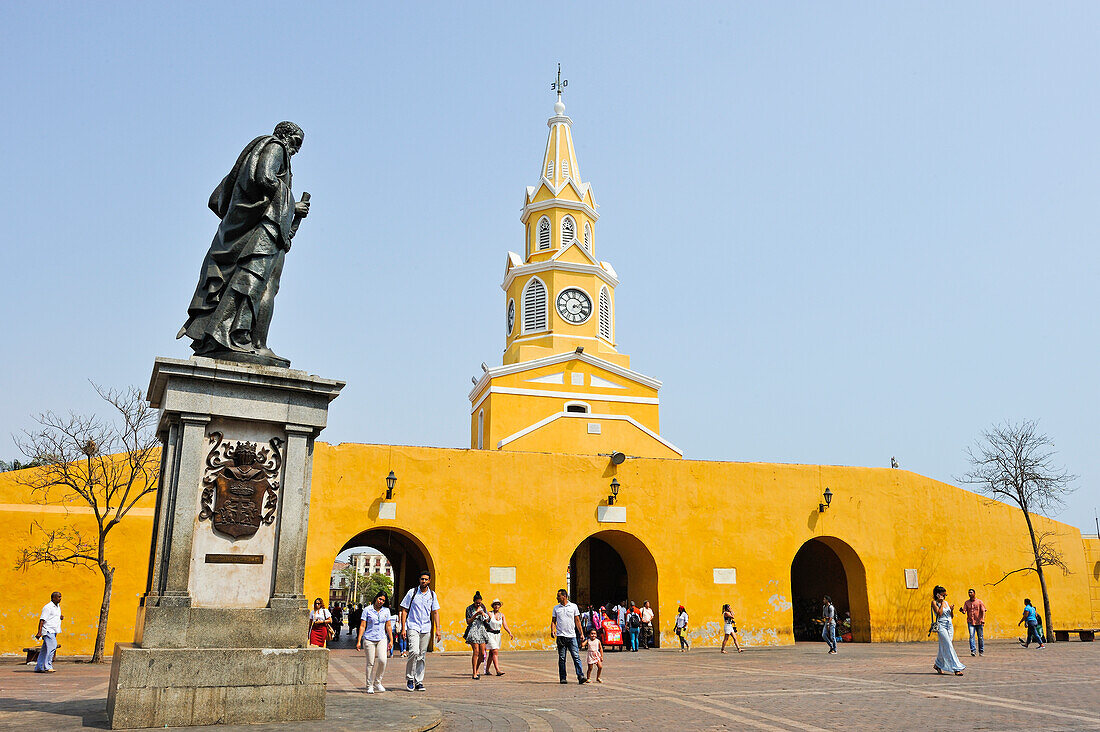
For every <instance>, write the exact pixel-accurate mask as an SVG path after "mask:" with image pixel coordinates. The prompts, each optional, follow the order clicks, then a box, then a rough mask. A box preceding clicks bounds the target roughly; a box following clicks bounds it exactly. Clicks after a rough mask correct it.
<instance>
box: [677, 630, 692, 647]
mask: <svg viewBox="0 0 1100 732" xmlns="http://www.w3.org/2000/svg"><path fill="white" fill-rule="evenodd" d="M686 632H687V629H686V628H677V629H676V637H677V638H679V639H680V650H684V649H685V648H690V647H691V646H690V644H689V643H688V639H687V636H685V635H684V633H686Z"/></svg>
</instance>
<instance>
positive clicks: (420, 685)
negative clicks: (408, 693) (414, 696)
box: [416, 684, 427, 691]
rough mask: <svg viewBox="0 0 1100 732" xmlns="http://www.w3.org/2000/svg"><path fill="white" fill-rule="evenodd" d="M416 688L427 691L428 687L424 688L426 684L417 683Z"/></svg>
mask: <svg viewBox="0 0 1100 732" xmlns="http://www.w3.org/2000/svg"><path fill="white" fill-rule="evenodd" d="M416 690H417V691H427V689H425V688H424V684H417V685H416Z"/></svg>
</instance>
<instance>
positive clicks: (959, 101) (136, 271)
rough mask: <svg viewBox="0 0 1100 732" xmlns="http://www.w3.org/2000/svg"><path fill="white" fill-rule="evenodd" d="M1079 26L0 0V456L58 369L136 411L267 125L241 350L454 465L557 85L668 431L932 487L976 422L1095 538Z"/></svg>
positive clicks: (343, 434) (372, 435)
mask: <svg viewBox="0 0 1100 732" xmlns="http://www.w3.org/2000/svg"><path fill="white" fill-rule="evenodd" d="M1098 16H1100V5H1097V4H1095V3H1057V4H1051V3H1041V4H1040V3H1033V4H1020V3H1003V2H997V3H965V4H960V3H938V4H929V3H900V2H899V3H817V2H813V3H755V4H744V3H715V4H713V5H700V4H688V5H686V6H685V5H684V4H682V3H677V4H676V9H672V4H671V3H669V4H667V5H666V4H645V3H635V2H631V3H621V4H620V3H616V4H612V3H569V2H565V3H556V4H554V5H549V4H544V5H541V6H536V5H535V4H533V3H500V4H473V3H448V4H430V3H387V4H382V3H376V4H372V5H367V4H346V5H345V4H326V3H294V4H291V3H273V2H263V3H224V2H210V3H199V2H189V3H172V4H167V3H132V4H125V3H114V4H106V3H75V2H74V3H29V2H27V3H22V4H16V3H5V4H3V6H2V7H0V62H2V64H3V68H4V74H3V76H2V77H0V99H2V103H0V122H2V129H3V136H2V137H0V155H2V157H0V159H2V161H3V171H4V175H3V176H2V178H0V200H3V201H4V209H5V215H4V226H3V227H2V229H0V241H2V244H3V246H2V251H3V262H4V266H3V268H2V272H3V279H2V283H3V289H4V295H5V297H4V301H3V302H4V308H5V311H4V312H5V318H4V338H3V341H4V345H3V349H2V353H3V363H4V368H3V370H2V376H0V379H2V381H0V432H2V434H0V457H3V458H5V459H10V458H11V457H15V456H17V453H16V452H15V447H14V444H13V442H12V439H11V437H10V433H11V432H14V431H18V430H20V429H22V428H25V427H28V426H30V425H31V424H32V423H31V421H30V419H29V415H30V414H32V413H34V412H37V411H40V410H44V409H54V410H67V409H70V408H71V409H75V410H90V409H94V408H97V404H96V398H95V395H94V392H93V391H92V389H91V388H90V387H89V386H88V384H87V380H88V379H92V380H95V381H97V382H100V383H104V384H109V385H125V384H129V383H136V384H140V385H142V386H144V385H145V384H146V383H147V380H148V375H149V371H150V368H151V365H152V359H153V358H154V356H157V355H167V356H176V357H186V356H187V355H189V353H190V351H189V349H188V348H187V346H186V344H185V342H184V341H175V340H174V336H175V333H176V331H177V330H178V328H179V326H180V325H181V324H182V322H183V319H184V315H185V310H186V306H187V303H188V301H189V299H190V297H191V293H192V291H193V288H194V285H195V281H196V278H197V276H198V268H199V264H200V262H201V260H202V257H203V254H204V253H205V250H206V248H207V246H208V245H209V242H210V239H211V237H212V235H213V233H214V230H215V228H216V223H217V221H216V219H215V217H214V216H213V215H212V214H211V213H210V212H209V211H208V210H207V209H206V200H207V197H208V196H209V194H210V191H211V190H212V189H213V187H214V186H215V184H217V182H218V181H219V180H220V179H221V178H222V176H224V175H225V173H226V172H227V171H228V169H229V167H230V166H231V165H232V163H233V160H234V159H235V157H236V155H237V153H238V152H239V151H240V149H241V148H242V147H243V146H244V144H245V143H247V142H248V141H249V140H251V139H252V138H253V137H254V136H256V135H258V134H261V133H265V132H268V131H270V129H271V128H272V126H273V125H274V124H275V123H276V122H278V121H280V120H282V119H291V120H294V121H296V122H298V123H299V124H301V125H302V127H304V128H305V130H306V141H305V146H304V148H303V150H302V152H301V154H300V155H299V156H298V157H296V158H295V161H294V174H295V188H296V190H297V191H299V192H300V191H302V190H308V191H310V193H312V195H313V208H312V213H311V215H310V217H309V219H308V220H307V221H306V222H305V223H304V224H303V225H302V229H301V231H300V234H299V236H298V238H297V239H296V240H295V247H294V249H293V251H292V252H291V255H290V257H289V258H288V261H287V266H286V272H285V276H284V278H283V288H282V291H281V292H280V295H279V300H278V303H277V307H276V317H275V323H274V326H273V329H272V336H271V344H272V346H273V348H274V349H275V350H276V351H277V352H279V353H282V354H284V355H286V356H288V357H290V358H291V359H292V360H293V364H294V366H295V367H296V368H303V369H307V370H309V371H311V372H314V373H317V374H321V375H323V376H328V377H334V378H341V379H345V380H347V382H348V386H347V388H346V389H345V391H344V393H343V395H342V396H341V397H340V399H339V400H338V401H336V402H335V403H334V405H333V410H332V415H331V421H330V426H329V428H328V430H327V431H326V432H325V433H324V435H323V436H324V438H325V439H326V440H327V441H330V442H380V443H395V444H416V445H440V446H457V447H465V446H467V445H468V440H469V437H468V431H469V402H468V401H467V398H466V395H467V393H468V391H469V389H470V376H471V375H473V374H475V373H478V372H480V368H479V366H478V364H480V363H481V362H482V361H485V362H487V363H489V364H499V363H500V355H501V351H502V349H503V345H504V305H505V302H504V296H503V293H502V292H501V291H500V288H499V285H500V281H501V277H502V273H503V266H504V261H505V252H506V251H507V250H509V249H511V250H514V251H515V250H521V247H522V227H521V224H520V222H519V218H518V217H519V207H520V205H521V201H522V195H523V189H524V186H526V185H531V184H533V183H535V182H536V180H537V177H538V173H539V163H540V158H541V153H542V149H543V145H544V142H545V135H546V127H545V121H546V118H547V117H549V116H550V115H551V114H552V105H553V101H554V98H553V95H552V94H551V92H550V81H552V79H553V76H554V72H555V68H556V67H555V65H556V63H557V62H559V61H560V62H561V63H562V67H563V71H564V74H565V76H566V78H568V79H569V87H568V90H567V94H566V98H565V102H566V105H567V113H568V114H569V115H570V116H572V117H573V119H574V127H573V130H574V135H575V139H576V144H577V150H578V156H579V160H580V165H581V172H582V174H583V176H584V178H585V179H586V180H588V181H590V182H591V183H592V185H593V188H594V190H595V194H596V198H597V201H598V202H599V203H600V205H601V214H602V218H601V219H600V223H599V227H598V229H597V238H596V241H597V253H598V255H599V256H600V258H601V259H606V260H608V261H610V262H611V263H612V264H613V265H614V266H615V268H616V269H617V270H618V273H619V275H620V279H621V283H622V284H621V285H620V287H619V288H618V292H617V302H618V311H617V316H618V322H617V335H618V339H619V345H620V349H621V350H622V351H624V352H626V353H628V354H630V355H631V356H632V358H633V361H632V365H633V367H634V368H635V369H636V370H638V371H641V372H642V373H644V374H647V375H651V376H654V377H657V378H659V379H662V380H663V381H664V388H663V389H662V392H661V406H662V412H661V416H662V420H661V432H662V435H663V436H665V437H666V438H668V439H669V440H671V441H672V442H673V443H675V444H676V445H678V446H679V447H680V448H681V449H683V450H684V453H685V455H686V456H687V457H690V458H699V459H716V460H743V461H776V462H804V463H831V464H845V465H868V466H886V465H888V464H889V460H890V456H891V455H896V456H897V458H898V460H899V462H900V463H901V465H902V467H904V468H907V469H910V470H914V471H916V472H919V473H922V474H925V475H929V476H931V477H934V478H938V479H942V480H947V481H950V480H951V478H952V476H954V475H959V474H961V473H962V472H963V471H964V470H965V469H966V462H965V456H964V452H963V450H964V448H965V447H966V446H967V444H969V443H970V442H972V441H973V440H974V438H975V437H977V436H978V434H979V433H980V431H981V430H982V429H983V428H985V427H987V426H988V425H990V424H991V423H994V422H997V421H1000V420H1004V419H1013V420H1015V419H1022V418H1034V419H1039V420H1041V425H1042V427H1043V428H1044V429H1045V430H1046V431H1047V432H1048V433H1049V434H1050V435H1051V436H1052V437H1053V439H1054V440H1055V443H1056V446H1057V448H1058V450H1059V451H1060V458H1061V460H1062V462H1064V464H1065V465H1066V466H1067V467H1068V468H1069V469H1070V470H1071V471H1072V472H1074V473H1077V474H1079V475H1080V476H1081V477H1080V480H1079V481H1078V483H1077V485H1078V486H1079V491H1078V493H1077V494H1076V496H1075V497H1074V498H1073V499H1072V500H1071V503H1070V508H1069V509H1068V510H1067V511H1066V512H1064V513H1063V514H1062V515H1061V518H1062V519H1063V520H1065V521H1067V522H1069V523H1071V524H1074V525H1077V526H1080V527H1082V528H1083V529H1085V530H1087V531H1095V526H1094V524H1093V518H1092V517H1093V511H1094V508H1095V507H1097V506H1098V505H1100V491H1098V490H1097V488H1096V485H1097V481H1098V480H1100V451H1098V450H1097V443H1098V438H1100V427H1098V425H1097V414H1098V412H1100V404H1098V390H1097V383H1096V378H1095V373H1096V365H1097V361H1098V358H1097V357H1098V350H1100V349H1098V346H1097V333H1098V328H1097V325H1098V323H1097V305H1098V302H1097V289H1096V286H1095V283H1096V280H1097V276H1098V274H1100V272H1098V270H1100V256H1098V254H1097V246H1096V245H1097V241H1098V236H1097V233H1098V232H1097V230H1098V222H1097V212H1098V207H1097V191H1098V190H1100V181H1098V175H1100V174H1098V171H1100V143H1098V129H1100V124H1098V122H1100V104H1098V102H1100V94H1098V91H1097V89H1098V84H1097V82H1096V69H1097V68H1100V42H1098V41H1100V38H1098V35H1100V31H1098V29H1100V17H1098ZM378 479H379V480H381V476H379V477H378ZM440 488H441V489H444V488H445V486H440ZM834 490H835V488H834ZM777 510H781V508H780V509H777ZM958 528H959V530H960V534H962V533H963V532H964V530H965V527H964V526H960V527H958ZM960 538H961V537H960ZM962 541H963V543H962V544H960V547H961V548H963V549H965V540H962Z"/></svg>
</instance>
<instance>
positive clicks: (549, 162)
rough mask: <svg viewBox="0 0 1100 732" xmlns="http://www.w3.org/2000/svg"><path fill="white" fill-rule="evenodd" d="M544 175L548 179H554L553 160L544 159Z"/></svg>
mask: <svg viewBox="0 0 1100 732" xmlns="http://www.w3.org/2000/svg"><path fill="white" fill-rule="evenodd" d="M546 177H547V178H548V179H550V180H554V161H553V160H547V161H546Z"/></svg>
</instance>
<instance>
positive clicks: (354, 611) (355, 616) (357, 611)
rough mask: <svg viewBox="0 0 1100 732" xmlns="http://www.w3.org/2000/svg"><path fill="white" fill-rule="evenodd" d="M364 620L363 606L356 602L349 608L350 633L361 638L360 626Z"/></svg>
mask: <svg viewBox="0 0 1100 732" xmlns="http://www.w3.org/2000/svg"><path fill="white" fill-rule="evenodd" d="M362 622H363V606H362V605H360V604H359V603H355V604H354V605H352V606H351V609H350V610H348V633H350V634H351V635H352V637H353V638H355V639H356V640H358V639H359V626H360V625H361V624H362Z"/></svg>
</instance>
